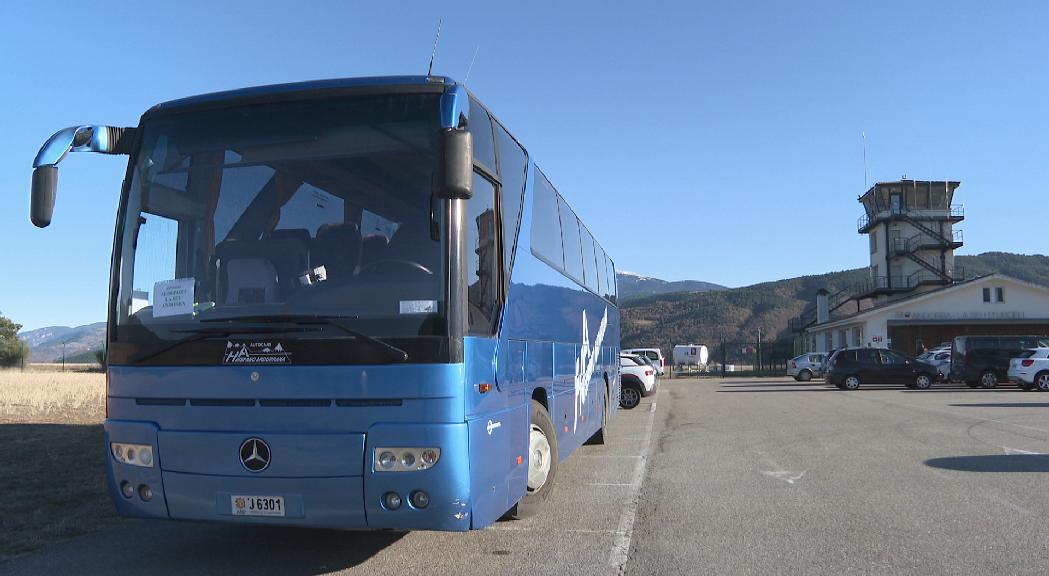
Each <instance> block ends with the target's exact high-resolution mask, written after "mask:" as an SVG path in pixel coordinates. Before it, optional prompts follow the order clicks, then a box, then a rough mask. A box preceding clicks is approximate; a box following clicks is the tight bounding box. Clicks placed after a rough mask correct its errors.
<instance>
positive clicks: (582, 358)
mask: <svg viewBox="0 0 1049 576" xmlns="http://www.w3.org/2000/svg"><path fill="white" fill-rule="evenodd" d="M607 327H608V306H605V315H604V316H603V317H602V318H601V326H599V327H598V328H597V336H595V337H594V345H593V346H591V345H590V333H589V330H588V329H587V325H586V310H583V345H582V347H581V348H580V350H579V358H578V359H577V360H576V362H575V422H574V423H573V424H572V432H573V433H575V431H576V428H577V427H578V426H579V413H580V412H581V411H582V408H583V406H584V405H585V404H586V397H587V394H588V393H589V391H590V379H591V378H593V376H594V368H595V367H596V366H597V361H598V359H599V358H600V357H601V343H602V342H604V340H605V328H607Z"/></svg>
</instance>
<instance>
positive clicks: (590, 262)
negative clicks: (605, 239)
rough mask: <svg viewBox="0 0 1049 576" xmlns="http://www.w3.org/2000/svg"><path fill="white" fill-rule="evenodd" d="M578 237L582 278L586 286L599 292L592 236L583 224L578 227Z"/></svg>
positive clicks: (599, 286)
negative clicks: (581, 258)
mask: <svg viewBox="0 0 1049 576" xmlns="http://www.w3.org/2000/svg"><path fill="white" fill-rule="evenodd" d="M579 237H580V239H581V240H582V248H583V278H584V280H585V282H584V283H585V284H586V287H587V288H589V289H590V290H592V291H593V292H596V293H598V294H600V293H601V284H600V283H599V282H598V280H597V260H596V259H595V258H594V237H593V236H591V235H590V231H589V230H587V229H586V227H584V226H580V227H579Z"/></svg>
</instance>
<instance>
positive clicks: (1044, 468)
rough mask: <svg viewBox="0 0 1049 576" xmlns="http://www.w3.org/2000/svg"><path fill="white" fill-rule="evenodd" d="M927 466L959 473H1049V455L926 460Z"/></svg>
mask: <svg viewBox="0 0 1049 576" xmlns="http://www.w3.org/2000/svg"><path fill="white" fill-rule="evenodd" d="M925 465H926V466H929V467H932V468H942V469H944V470H957V471H959V472H1049V455H1044V454H992V455H987V456H951V457H948V458H933V459H931V460H926V461H925Z"/></svg>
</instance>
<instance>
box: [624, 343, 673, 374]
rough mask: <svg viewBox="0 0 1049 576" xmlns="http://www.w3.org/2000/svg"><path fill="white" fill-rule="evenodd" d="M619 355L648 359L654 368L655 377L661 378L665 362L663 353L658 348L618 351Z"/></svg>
mask: <svg viewBox="0 0 1049 576" xmlns="http://www.w3.org/2000/svg"><path fill="white" fill-rule="evenodd" d="M620 353H621V354H633V355H634V356H644V357H645V358H648V359H649V360H651V361H652V366H654V367H655V369H656V375H657V376H662V375H663V371H664V370H665V369H666V360H665V359H664V358H663V351H662V350H660V349H659V348H629V349H627V350H620Z"/></svg>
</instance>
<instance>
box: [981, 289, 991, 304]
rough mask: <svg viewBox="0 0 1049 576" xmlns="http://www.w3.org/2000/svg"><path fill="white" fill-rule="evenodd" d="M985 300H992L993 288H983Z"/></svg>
mask: <svg viewBox="0 0 1049 576" xmlns="http://www.w3.org/2000/svg"><path fill="white" fill-rule="evenodd" d="M983 301H984V302H990V301H991V289H990V288H984V289H983Z"/></svg>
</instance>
